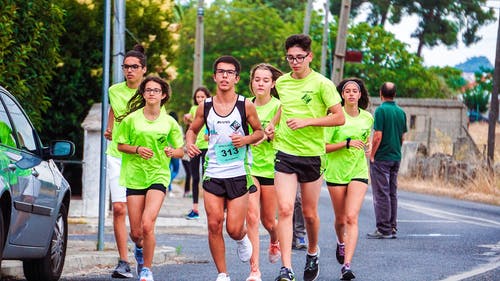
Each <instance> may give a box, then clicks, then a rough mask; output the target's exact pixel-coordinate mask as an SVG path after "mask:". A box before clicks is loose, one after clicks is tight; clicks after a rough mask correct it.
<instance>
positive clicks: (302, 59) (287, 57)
mask: <svg viewBox="0 0 500 281" xmlns="http://www.w3.org/2000/svg"><path fill="white" fill-rule="evenodd" d="M309 54H310V53H307V54H305V55H304V56H301V55H298V56H296V57H294V56H292V55H286V56H285V59H286V60H287V61H288V62H291V63H293V62H294V61H297V63H302V62H304V60H305V59H306V58H307V56H309Z"/></svg>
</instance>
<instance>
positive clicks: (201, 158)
mask: <svg viewBox="0 0 500 281" xmlns="http://www.w3.org/2000/svg"><path fill="white" fill-rule="evenodd" d="M210 96H211V94H210V91H209V90H208V89H207V88H206V87H198V88H197V89H196V90H195V91H194V95H193V103H194V105H193V106H192V107H191V109H190V110H189V113H188V114H187V116H185V118H186V119H187V121H188V123H191V122H192V120H193V119H194V117H195V115H196V109H197V108H198V106H199V105H200V104H201V103H203V101H204V100H205V99H207V98H209V97H210ZM206 130H207V129H206V127H205V125H203V127H202V128H201V130H200V131H201V132H202V133H201V134H198V136H197V137H196V146H197V147H198V148H199V149H200V151H201V153H200V154H198V155H196V156H194V157H193V158H191V162H190V165H191V166H190V168H191V176H192V179H193V184H192V186H191V192H192V193H191V194H192V196H193V208H192V209H191V210H190V211H189V213H188V214H187V215H186V219H188V220H195V219H199V218H200V211H199V210H198V201H199V194H200V193H199V191H200V178H201V177H200V163H201V171H202V175H203V173H204V172H205V155H206V154H207V149H208V134H207V132H206Z"/></svg>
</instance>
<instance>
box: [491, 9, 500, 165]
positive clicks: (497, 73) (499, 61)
mask: <svg viewBox="0 0 500 281" xmlns="http://www.w3.org/2000/svg"><path fill="white" fill-rule="evenodd" d="M499 88H500V12H499V16H498V31H497V49H496V53H495V70H494V71H493V93H491V105H490V114H489V116H488V119H489V121H488V166H489V167H490V170H491V171H492V169H493V165H494V164H495V158H494V157H495V127H496V124H497V121H498V91H499Z"/></svg>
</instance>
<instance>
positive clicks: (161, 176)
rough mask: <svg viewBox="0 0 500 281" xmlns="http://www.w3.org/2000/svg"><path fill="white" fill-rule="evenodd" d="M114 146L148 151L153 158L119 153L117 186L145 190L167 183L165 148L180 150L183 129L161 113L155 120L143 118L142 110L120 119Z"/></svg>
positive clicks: (167, 168) (167, 172)
mask: <svg viewBox="0 0 500 281" xmlns="http://www.w3.org/2000/svg"><path fill="white" fill-rule="evenodd" d="M115 138H116V142H117V143H123V144H129V145H133V146H136V145H138V146H143V147H148V148H151V149H152V150H153V152H154V156H153V157H151V158H150V159H148V160H146V159H143V158H142V157H141V156H139V155H138V154H128V153H123V154H122V166H121V170H120V185H122V186H125V187H127V188H130V189H145V188H147V187H149V186H150V185H152V184H163V185H164V186H168V184H169V183H170V168H169V166H170V158H169V157H167V155H166V154H165V152H164V151H163V149H164V148H165V147H166V146H172V147H173V148H179V147H182V146H183V144H184V141H183V138H182V130H181V127H180V126H179V124H178V123H177V121H175V119H174V118H172V116H170V115H168V114H167V113H166V111H165V110H161V113H160V115H159V116H158V118H157V119H156V120H154V121H151V120H148V119H146V118H145V117H144V114H143V109H142V108H141V109H139V110H137V111H135V112H132V113H131V114H129V115H128V116H127V117H125V119H123V120H122V122H121V124H120V127H119V129H118V134H117V135H116V136H115Z"/></svg>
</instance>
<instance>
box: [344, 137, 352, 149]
mask: <svg viewBox="0 0 500 281" xmlns="http://www.w3.org/2000/svg"><path fill="white" fill-rule="evenodd" d="M350 144H351V138H347V139H346V143H345V148H347V149H349V147H350Z"/></svg>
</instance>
